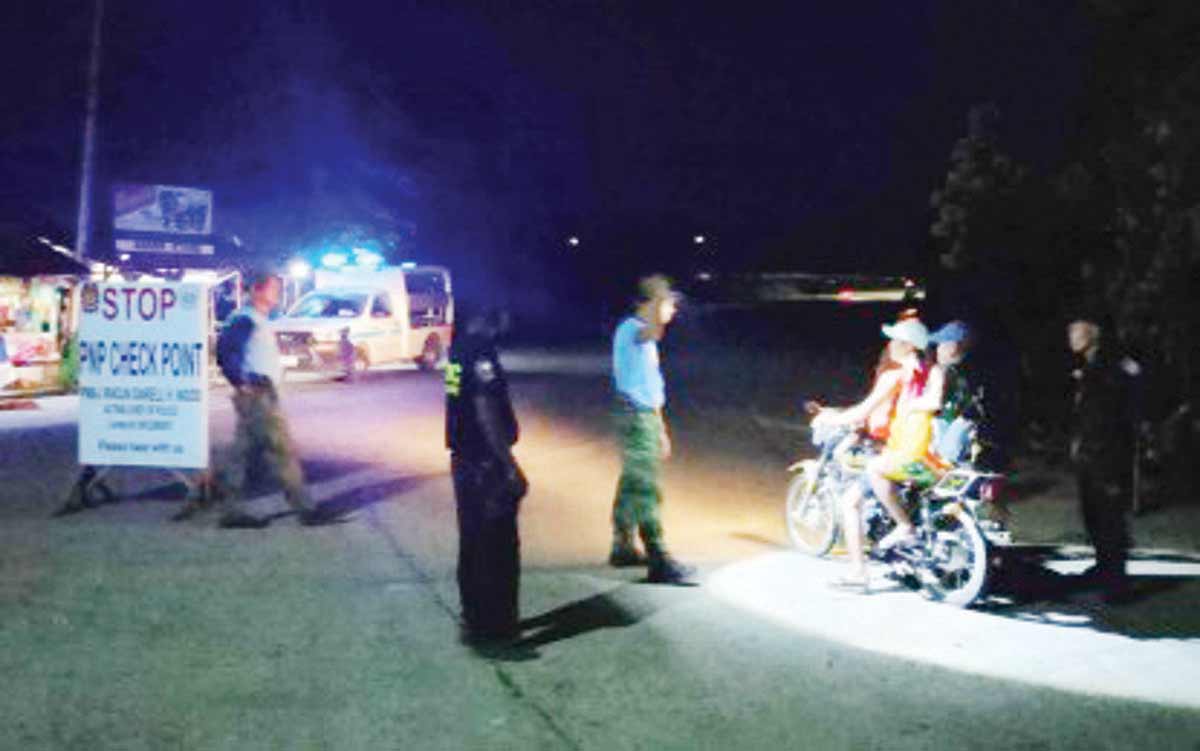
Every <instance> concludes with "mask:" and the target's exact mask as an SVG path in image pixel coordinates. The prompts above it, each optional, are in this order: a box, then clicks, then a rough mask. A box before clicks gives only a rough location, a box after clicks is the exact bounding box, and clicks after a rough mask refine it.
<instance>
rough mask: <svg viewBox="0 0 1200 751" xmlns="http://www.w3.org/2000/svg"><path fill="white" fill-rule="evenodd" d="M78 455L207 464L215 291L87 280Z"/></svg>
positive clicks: (104, 461) (82, 459)
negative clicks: (211, 294)
mask: <svg viewBox="0 0 1200 751" xmlns="http://www.w3.org/2000/svg"><path fill="white" fill-rule="evenodd" d="M80 309H81V313H80V324H79V397H80V398H79V463H80V464H92V465H99V466H118V467H119V466H126V467H170V468H191V469H201V468H205V467H207V466H208V292H207V290H206V289H205V287H204V286H203V285H200V284H143V283H137V282H131V283H126V284H91V283H89V284H86V285H84V287H83V291H82V293H81V298H80Z"/></svg>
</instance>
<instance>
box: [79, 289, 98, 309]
mask: <svg viewBox="0 0 1200 751" xmlns="http://www.w3.org/2000/svg"><path fill="white" fill-rule="evenodd" d="M79 299H80V304H81V305H82V306H83V312H84V313H95V312H96V311H97V310H99V309H100V289H99V288H98V287H96V285H95V284H94V283H92V282H88V283H87V284H85V285H83V291H82V292H81V293H80V294H79Z"/></svg>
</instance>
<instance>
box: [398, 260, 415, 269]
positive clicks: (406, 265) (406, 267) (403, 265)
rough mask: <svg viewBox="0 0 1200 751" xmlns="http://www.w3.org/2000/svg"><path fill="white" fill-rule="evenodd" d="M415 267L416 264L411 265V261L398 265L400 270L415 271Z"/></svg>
mask: <svg viewBox="0 0 1200 751" xmlns="http://www.w3.org/2000/svg"><path fill="white" fill-rule="evenodd" d="M416 267H417V264H415V263H413V262H412V261H405V262H404V263H402V264H400V268H402V269H415V268H416Z"/></svg>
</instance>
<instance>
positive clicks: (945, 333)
mask: <svg viewBox="0 0 1200 751" xmlns="http://www.w3.org/2000/svg"><path fill="white" fill-rule="evenodd" d="M970 338H971V328H970V327H969V326H967V324H965V323H963V322H962V321H951V322H950V323H947V324H946V325H945V326H942V327H941V328H940V329H938V330H937V331H935V332H933V333H932V334H930V335H929V343H930V344H941V343H942V342H962V341H966V340H967V339H970Z"/></svg>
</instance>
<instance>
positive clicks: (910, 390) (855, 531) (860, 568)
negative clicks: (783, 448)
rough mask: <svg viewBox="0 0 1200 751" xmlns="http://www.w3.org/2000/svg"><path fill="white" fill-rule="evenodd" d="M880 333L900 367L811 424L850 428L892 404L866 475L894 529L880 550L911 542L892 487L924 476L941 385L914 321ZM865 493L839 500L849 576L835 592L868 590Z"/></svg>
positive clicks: (856, 490)
mask: <svg viewBox="0 0 1200 751" xmlns="http://www.w3.org/2000/svg"><path fill="white" fill-rule="evenodd" d="M883 333H884V335H885V336H887V337H888V339H889V340H890V342H889V344H888V347H889V349H890V352H891V356H892V358H893V359H894V360H896V361H897V362H899V363H900V364H901V367H900V368H898V369H894V370H888V371H885V372H884V373H882V374H881V375H880V376H879V378H877V379H876V383H875V386H874V388H872V389H871V393H870V394H869V395H868V396H867V398H866V399H864V400H863V401H861V402H859V403H858V404H856V405H854V406H853V407H849V408H847V409H843V410H831V409H824V410H822V411H821V412H819V413H818V414H817V416H816V417H815V418H813V422H814V423H817V424H821V423H823V424H826V425H854V424H858V423H862V422H863V421H865V420H866V418H867V416H868V415H870V414H871V413H872V411H874V410H875V409H877V408H879V406H880V405H883V404H887V403H888V402H889V401H890V400H892V399H894V400H895V413H894V415H893V417H892V421H891V424H890V425H889V430H888V439H887V444H886V446H885V447H884V450H883V452H882V453H881V454H880V455H879V456H877V457H875V458H874V459H872V460H871V461H870V462H868V464H867V471H866V479H867V483H868V485H869V489H870V490H871V491H872V492H874V494H875V496H876V497H877V498H878V499H879V500H880V502H881V503H882V504H883V506H884V508H885V509H887V512H888V513H889V514H890V515H891V517H892V518H893V519H894V520H895V522H896V528H895V529H894V530H892V532H891V533H889V534H888V535H887V536H885V537H884V538H883V539H882V540H880V541H879V548H880V549H881V550H882V549H887V548H890V547H893V546H895V545H897V544H900V543H902V542H906V541H908V540H911V539H912V538H913V537H914V535H915V530H914V528H913V524H912V521H911V520H910V519H909V517H908V514H907V513H906V512H905V510H904V507H903V506H901V505H900V502H899V500H898V498H897V497H896V486H897V485H898V484H899V483H900V482H903V481H905V480H909V479H913V478H915V477H918V476H921V475H922V474H925V473H928V472H929V466H928V464H927V463H926V462H927V455H928V452H929V442H930V439H931V437H932V431H933V428H932V423H933V415H934V413H936V412H937V411H938V410H940V409H941V407H942V392H943V388H944V384H945V374H944V372H943V370H942V368H941V367H940V366H939V365H937V364H936V363H930V362H928V361H927V359H926V357H925V348H926V347H927V346H928V345H929V331H928V329H926V328H925V324H923V323H921V321H920V320H919V319H915V318H909V319H904V320H900V321H898V322H897V323H895V324H894V325H891V326H883ZM866 490H867V488H865V487H864V486H863V485H862V484H860V483H856V484H854V485H852V486H851V487H850V488H849V489H847V491H846V495H845V496H844V497H843V499H842V511H843V522H844V523H843V525H842V529H843V530H844V532H845V535H846V550H847V552H848V553H849V556H850V563H851V572H850V574H848V575H847V576H844V577H841V578H839V579H838V580H837V581H835V582H834V583H835V584H836V585H838V586H844V587H853V588H858V589H863V590H865V589H866V588H867V584H868V576H867V566H866V558H865V556H864V554H863V536H862V501H863V496H864V495H865V492H866Z"/></svg>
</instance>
